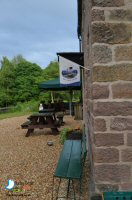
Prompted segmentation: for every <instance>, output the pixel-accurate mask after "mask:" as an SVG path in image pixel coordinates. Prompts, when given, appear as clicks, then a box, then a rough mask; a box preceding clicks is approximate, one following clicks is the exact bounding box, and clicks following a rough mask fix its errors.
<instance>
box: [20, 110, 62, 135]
mask: <svg viewBox="0 0 132 200" xmlns="http://www.w3.org/2000/svg"><path fill="white" fill-rule="evenodd" d="M21 127H22V128H23V129H28V130H27V133H26V137H28V136H30V134H31V133H33V131H34V129H37V128H39V129H43V128H51V130H52V132H53V133H54V134H56V133H58V132H59V131H58V129H57V127H60V124H59V123H58V121H57V120H56V118H55V115H54V112H46V113H34V114H32V115H30V116H29V117H28V121H27V122H25V123H23V124H22V125H21Z"/></svg>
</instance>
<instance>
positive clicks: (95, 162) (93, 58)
mask: <svg viewBox="0 0 132 200" xmlns="http://www.w3.org/2000/svg"><path fill="white" fill-rule="evenodd" d="M82 36H83V51H84V61H85V62H84V63H85V67H87V68H88V69H89V72H88V71H84V73H85V75H84V78H85V83H84V85H85V86H84V91H85V95H84V98H85V99H84V110H85V116H84V117H85V124H86V129H87V130H88V146H89V149H90V150H89V156H90V162H91V167H92V171H91V183H92V185H93V186H92V187H91V189H90V190H91V192H92V193H94V192H101V191H105V190H132V0H91V1H89V0H84V6H83V23H82ZM91 155H92V156H91ZM94 186H95V187H94Z"/></svg>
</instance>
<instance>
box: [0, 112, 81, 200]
mask: <svg viewBox="0 0 132 200" xmlns="http://www.w3.org/2000/svg"><path fill="white" fill-rule="evenodd" d="M26 119H27V116H22V117H14V118H10V119H4V120H1V121H0V200H8V199H9V200H10V199H11V200H12V199H18V200H19V199H20V200H28V199H29V200H30V199H31V200H43V199H44V200H50V199H51V191H52V177H53V172H54V170H55V166H56V163H57V161H58V158H59V154H60V151H61V148H62V146H61V145H60V144H59V135H56V136H53V135H51V131H50V129H45V130H44V129H42V130H35V132H34V133H33V134H32V135H31V136H30V137H28V138H26V137H25V133H26V130H25V129H21V126H20V125H21V124H22V123H23V122H25V121H26ZM64 121H65V122H66V124H65V127H66V126H67V127H72V128H73V127H76V126H78V125H80V124H81V121H74V120H73V118H72V117H69V116H65V118H64ZM63 127H64V126H63ZM63 127H62V128H63ZM49 140H50V141H53V142H54V145H53V146H48V145H47V142H48V141H49ZM8 179H13V180H16V181H17V185H18V191H19V192H18V193H17V191H16V192H14V193H13V194H14V196H11V195H12V193H11V192H8V191H6V190H5V186H6V185H7V180H8ZM20 189H23V190H22V191H21V190H20ZM24 189H25V190H24ZM20 195H21V196H20ZM22 195H25V196H22ZM27 195H29V196H27Z"/></svg>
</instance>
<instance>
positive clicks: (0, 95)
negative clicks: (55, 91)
mask: <svg viewBox="0 0 132 200" xmlns="http://www.w3.org/2000/svg"><path fill="white" fill-rule="evenodd" d="M58 75H59V66H58V63H57V62H55V61H53V62H51V63H50V64H49V65H48V66H47V67H46V68H45V69H42V68H41V67H40V66H38V65H37V64H35V63H31V62H28V61H27V60H26V59H24V58H23V57H22V56H21V55H17V56H15V57H14V58H13V59H12V60H11V61H10V60H9V59H8V58H7V57H3V59H2V61H1V68H0V107H5V106H9V105H15V104H16V103H17V102H27V101H30V100H33V99H34V100H41V99H44V98H46V100H49V99H50V93H49V92H46V93H42V92H41V91H40V90H39V88H38V83H40V82H43V81H46V80H49V79H53V78H56V77H58Z"/></svg>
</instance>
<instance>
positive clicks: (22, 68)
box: [15, 61, 43, 102]
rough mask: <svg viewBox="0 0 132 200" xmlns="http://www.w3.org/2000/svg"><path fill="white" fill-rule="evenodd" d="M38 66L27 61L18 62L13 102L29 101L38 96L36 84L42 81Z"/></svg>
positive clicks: (40, 70)
mask: <svg viewBox="0 0 132 200" xmlns="http://www.w3.org/2000/svg"><path fill="white" fill-rule="evenodd" d="M42 72H43V71H42V69H41V68H40V66H38V65H37V64H34V63H30V62H28V61H24V62H20V63H19V64H18V65H17V66H16V68H15V77H16V79H15V91H16V95H15V100H16V101H21V102H24V101H29V100H31V99H33V98H35V99H37V98H38V96H39V93H40V91H39V89H38V83H39V82H40V80H42Z"/></svg>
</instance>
